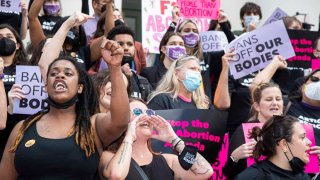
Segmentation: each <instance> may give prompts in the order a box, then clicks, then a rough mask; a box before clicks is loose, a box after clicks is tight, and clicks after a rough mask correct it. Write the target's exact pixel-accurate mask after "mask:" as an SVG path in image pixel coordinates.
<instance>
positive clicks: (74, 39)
mask: <svg viewBox="0 0 320 180" xmlns="http://www.w3.org/2000/svg"><path fill="white" fill-rule="evenodd" d="M79 41H80V39H79V31H77V30H76V29H75V28H71V29H70V30H69V32H68V34H67V37H66V40H65V41H64V43H65V44H69V45H72V50H71V51H72V52H78V50H79V46H80V45H79Z"/></svg>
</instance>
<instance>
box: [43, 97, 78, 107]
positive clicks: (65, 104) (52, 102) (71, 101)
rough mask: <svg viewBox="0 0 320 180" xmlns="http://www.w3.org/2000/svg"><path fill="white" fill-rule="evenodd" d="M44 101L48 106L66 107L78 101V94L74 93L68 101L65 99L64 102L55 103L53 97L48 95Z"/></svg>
mask: <svg viewBox="0 0 320 180" xmlns="http://www.w3.org/2000/svg"><path fill="white" fill-rule="evenodd" d="M46 102H47V103H48V104H49V105H50V106H52V107H55V108H57V109H67V108H68V107H70V106H72V105H74V104H75V103H76V102H78V94H76V95H75V96H74V97H73V98H72V99H70V100H69V101H67V102H65V103H57V102H55V101H54V100H53V99H51V98H50V97H48V98H47V99H46Z"/></svg>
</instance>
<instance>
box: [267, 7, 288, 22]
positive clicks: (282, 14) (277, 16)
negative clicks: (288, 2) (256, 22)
mask: <svg viewBox="0 0 320 180" xmlns="http://www.w3.org/2000/svg"><path fill="white" fill-rule="evenodd" d="M286 16H288V14H287V13H286V12H284V11H283V10H282V9H280V8H277V9H276V10H275V11H274V12H273V13H272V15H271V16H270V17H269V18H268V19H267V20H266V22H265V23H264V25H267V24H270V23H272V22H275V21H278V20H282V19H283V18H284V17H286Z"/></svg>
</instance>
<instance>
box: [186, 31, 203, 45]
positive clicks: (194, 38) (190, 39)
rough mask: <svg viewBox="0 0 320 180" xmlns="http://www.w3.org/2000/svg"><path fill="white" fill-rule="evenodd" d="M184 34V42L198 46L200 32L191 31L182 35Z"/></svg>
mask: <svg viewBox="0 0 320 180" xmlns="http://www.w3.org/2000/svg"><path fill="white" fill-rule="evenodd" d="M182 36H183V40H184V44H185V45H186V46H187V47H196V46H197V44H198V42H199V34H197V33H194V32H190V33H187V34H184V35H182Z"/></svg>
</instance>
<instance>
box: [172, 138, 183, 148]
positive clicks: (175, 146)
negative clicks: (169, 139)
mask: <svg viewBox="0 0 320 180" xmlns="http://www.w3.org/2000/svg"><path fill="white" fill-rule="evenodd" d="M181 141H182V139H180V140H179V141H178V142H177V144H176V145H174V147H173V149H177V146H178V144H179V143H180V142H181Z"/></svg>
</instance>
